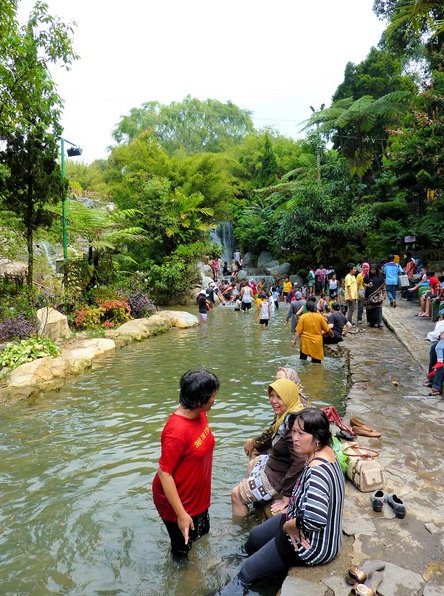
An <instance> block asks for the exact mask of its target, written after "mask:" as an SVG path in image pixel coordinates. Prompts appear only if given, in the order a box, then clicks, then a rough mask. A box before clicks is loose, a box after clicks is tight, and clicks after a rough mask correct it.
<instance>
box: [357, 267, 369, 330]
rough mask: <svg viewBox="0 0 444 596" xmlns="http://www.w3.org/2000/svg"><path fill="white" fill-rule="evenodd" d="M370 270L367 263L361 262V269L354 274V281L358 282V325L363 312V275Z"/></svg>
mask: <svg viewBox="0 0 444 596" xmlns="http://www.w3.org/2000/svg"><path fill="white" fill-rule="evenodd" d="M369 271H370V265H369V264H368V263H362V265H361V271H360V273H358V275H357V276H356V282H357V284H358V325H360V324H361V323H362V315H363V314H364V302H365V286H364V277H365V276H366V275H368V272H369Z"/></svg>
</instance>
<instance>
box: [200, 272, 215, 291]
mask: <svg viewBox="0 0 444 596" xmlns="http://www.w3.org/2000/svg"><path fill="white" fill-rule="evenodd" d="M213 281H214V279H213V278H212V277H209V276H208V275H203V276H202V288H203V289H204V290H206V289H207V288H208V286H209V285H210V284H212V283H213Z"/></svg>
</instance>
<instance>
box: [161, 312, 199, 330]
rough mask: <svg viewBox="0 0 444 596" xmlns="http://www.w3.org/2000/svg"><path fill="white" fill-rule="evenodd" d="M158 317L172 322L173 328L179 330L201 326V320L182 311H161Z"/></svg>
mask: <svg viewBox="0 0 444 596" xmlns="http://www.w3.org/2000/svg"><path fill="white" fill-rule="evenodd" d="M158 315H159V316H160V317H162V318H164V319H166V320H169V321H171V324H172V326H173V327H177V328H178V329H188V328H189V327H196V325H199V319H198V318H197V317H196V316H195V315H192V314H191V313H189V312H185V311H182V310H177V311H176V310H161V311H160V312H159V313H158Z"/></svg>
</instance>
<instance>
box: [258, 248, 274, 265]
mask: <svg viewBox="0 0 444 596" xmlns="http://www.w3.org/2000/svg"><path fill="white" fill-rule="evenodd" d="M272 260H273V255H272V254H271V253H269V252H268V250H263V251H262V252H261V253H260V255H259V256H258V258H257V266H258V267H263V266H264V265H265V264H266V263H269V262H270V261H272Z"/></svg>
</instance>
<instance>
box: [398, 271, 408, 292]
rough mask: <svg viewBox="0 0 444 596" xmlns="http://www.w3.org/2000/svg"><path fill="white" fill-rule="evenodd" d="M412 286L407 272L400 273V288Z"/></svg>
mask: <svg viewBox="0 0 444 596" xmlns="http://www.w3.org/2000/svg"><path fill="white" fill-rule="evenodd" d="M409 287H410V280H409V277H408V275H407V274H406V273H400V274H399V275H398V290H403V289H404V288H409Z"/></svg>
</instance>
